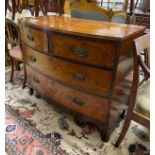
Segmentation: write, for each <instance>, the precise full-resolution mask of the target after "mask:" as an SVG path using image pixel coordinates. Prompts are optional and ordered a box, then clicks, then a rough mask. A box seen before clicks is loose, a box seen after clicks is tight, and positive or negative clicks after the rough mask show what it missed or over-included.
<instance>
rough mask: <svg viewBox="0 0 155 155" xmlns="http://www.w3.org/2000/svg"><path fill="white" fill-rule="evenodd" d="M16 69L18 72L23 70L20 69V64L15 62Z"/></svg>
mask: <svg viewBox="0 0 155 155" xmlns="http://www.w3.org/2000/svg"><path fill="white" fill-rule="evenodd" d="M15 67H16V70H17V71H21V69H20V62H18V61H15Z"/></svg>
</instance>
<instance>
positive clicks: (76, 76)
mask: <svg viewBox="0 0 155 155" xmlns="http://www.w3.org/2000/svg"><path fill="white" fill-rule="evenodd" d="M73 78H74V79H75V80H78V81H84V80H85V76H84V75H82V74H80V73H76V74H74V75H73Z"/></svg>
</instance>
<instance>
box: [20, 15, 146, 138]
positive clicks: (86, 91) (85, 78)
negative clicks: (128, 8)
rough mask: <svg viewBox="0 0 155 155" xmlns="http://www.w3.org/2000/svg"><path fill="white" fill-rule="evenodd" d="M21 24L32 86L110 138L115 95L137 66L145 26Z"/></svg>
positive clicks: (43, 20) (60, 21)
mask: <svg viewBox="0 0 155 155" xmlns="http://www.w3.org/2000/svg"><path fill="white" fill-rule="evenodd" d="M19 27H20V35H21V47H22V55H23V61H24V68H25V74H26V79H27V83H28V84H29V87H31V88H32V89H35V90H36V91H37V92H39V93H40V94H41V95H42V97H43V98H44V99H45V100H47V101H48V102H49V103H52V104H54V105H55V106H58V107H60V108H62V109H64V110H66V111H68V112H70V113H72V114H73V115H75V116H78V117H80V118H82V119H85V120H87V121H91V122H93V123H95V124H96V125H97V127H98V128H99V130H100V132H101V136H102V138H103V139H104V140H107V139H108V137H109V135H110V133H111V130H110V126H111V125H115V123H114V120H113V118H115V119H116V120H117V118H118V112H117V111H116V112H115V115H114V113H112V110H111V109H112V107H113V105H114V104H115V102H113V101H112V98H113V96H114V94H115V92H116V88H117V86H119V84H120V82H121V81H123V79H124V76H125V74H126V73H127V72H128V71H129V70H130V69H131V67H132V65H133V63H132V62H133V61H132V41H133V39H134V38H137V37H139V36H141V35H143V34H144V30H145V28H144V27H142V26H134V25H126V24H117V23H108V22H100V21H91V20H84V19H76V18H70V17H63V16H46V17H44V16H42V17H36V18H34V17H31V18H23V19H21V20H20V21H19ZM123 104H125V103H123ZM112 116H113V118H112Z"/></svg>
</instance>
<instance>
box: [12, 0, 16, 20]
mask: <svg viewBox="0 0 155 155" xmlns="http://www.w3.org/2000/svg"><path fill="white" fill-rule="evenodd" d="M15 14H16V1H15V0H12V20H15Z"/></svg>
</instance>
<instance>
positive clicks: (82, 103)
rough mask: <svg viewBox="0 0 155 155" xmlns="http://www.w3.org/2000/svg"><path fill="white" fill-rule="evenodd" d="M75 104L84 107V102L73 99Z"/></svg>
mask: <svg viewBox="0 0 155 155" xmlns="http://www.w3.org/2000/svg"><path fill="white" fill-rule="evenodd" d="M73 102H74V103H75V104H78V105H84V102H83V101H82V100H81V99H80V98H77V97H75V98H73Z"/></svg>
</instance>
